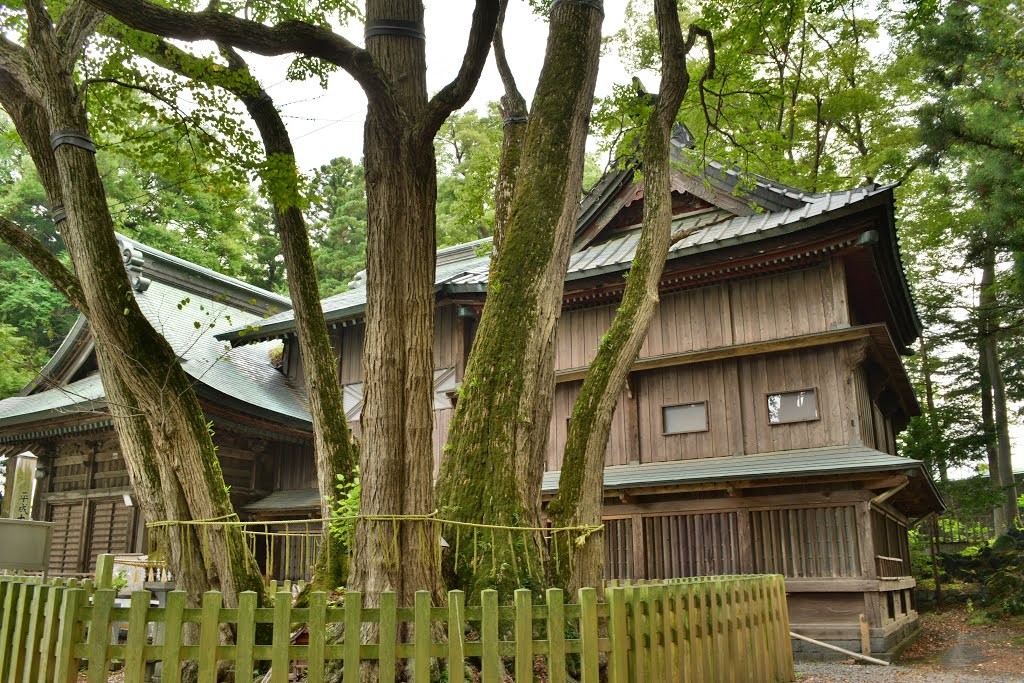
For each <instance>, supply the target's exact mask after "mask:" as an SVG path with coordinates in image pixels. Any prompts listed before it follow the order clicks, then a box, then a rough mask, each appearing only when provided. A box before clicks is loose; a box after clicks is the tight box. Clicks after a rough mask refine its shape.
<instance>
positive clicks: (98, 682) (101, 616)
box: [86, 588, 115, 683]
mask: <svg viewBox="0 0 1024 683" xmlns="http://www.w3.org/2000/svg"><path fill="white" fill-rule="evenodd" d="M114 597H115V592H114V591H113V590H112V589H110V588H103V589H99V590H97V591H96V592H95V593H93V595H92V617H91V618H90V619H89V641H88V643H87V644H86V652H87V653H88V657H89V674H88V681H89V683H106V682H107V675H108V670H109V669H108V666H107V648H108V647H109V646H110V631H111V624H110V611H111V610H112V609H113V608H114Z"/></svg>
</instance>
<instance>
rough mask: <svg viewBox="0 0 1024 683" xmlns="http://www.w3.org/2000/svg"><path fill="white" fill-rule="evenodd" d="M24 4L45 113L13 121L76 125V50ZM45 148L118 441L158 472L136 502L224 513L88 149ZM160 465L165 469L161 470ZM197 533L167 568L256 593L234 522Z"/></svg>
mask: <svg viewBox="0 0 1024 683" xmlns="http://www.w3.org/2000/svg"><path fill="white" fill-rule="evenodd" d="M26 5H27V9H28V15H29V21H28V33H27V48H26V53H27V55H28V56H29V57H30V58H31V59H32V61H33V63H34V64H35V65H36V67H37V70H36V80H35V82H33V83H31V84H29V86H30V87H26V88H25V90H26V91H29V90H31V91H34V92H37V93H38V94H39V96H40V99H41V102H40V104H41V105H42V110H43V111H45V116H39V117H37V119H36V120H33V121H27V122H23V124H24V125H27V126H30V127H33V128H34V129H35V131H36V133H34V134H31V135H30V136H29V137H30V138H32V139H37V138H38V137H40V136H41V135H45V132H46V131H52V130H60V131H75V132H79V133H85V132H86V131H87V121H86V117H85V111H84V109H83V108H82V106H81V102H80V100H79V98H78V92H77V88H76V87H75V85H74V81H73V78H72V73H71V69H72V68H73V64H74V63H75V61H76V60H75V59H74V58H73V55H72V56H70V57H69V55H67V54H65V52H64V51H63V49H64V48H65V47H66V46H65V45H63V44H62V41H61V39H60V38H59V37H58V36H57V32H56V31H55V30H54V26H53V22H52V20H51V19H50V17H49V15H48V14H47V12H46V10H45V9H44V8H43V7H42V5H41V3H40V2H38V1H35V2H28V3H26ZM23 85H24V84H23ZM52 156H53V159H54V160H55V162H56V163H55V167H56V171H57V174H56V175H57V181H56V182H57V185H58V187H59V190H60V192H59V196H60V197H61V198H62V199H63V202H64V206H65V208H66V210H67V215H68V218H67V220H66V221H65V222H63V223H62V224H61V228H62V236H63V237H64V240H65V243H66V245H67V248H68V253H69V254H70V255H71V258H72V261H73V263H74V264H75V270H76V275H77V279H78V284H79V285H80V288H81V298H82V300H83V302H84V304H85V307H86V310H87V315H88V317H89V322H90V326H91V329H92V332H93V335H94V337H95V340H96V346H97V356H98V359H99V362H100V365H101V373H102V375H103V377H104V379H105V380H106V381H109V382H110V383H111V387H112V389H108V391H111V390H112V392H113V393H114V394H117V395H118V397H119V398H120V399H121V401H123V402H124V403H125V404H126V405H128V406H132V408H131V409H132V410H134V406H137V407H138V410H139V413H141V415H142V416H143V417H144V420H145V425H146V428H148V429H144V428H142V427H141V425H142V423H141V421H139V420H137V419H125V418H124V417H123V416H122V417H117V416H116V415H115V425H116V427H117V429H118V434H119V436H121V433H122V432H124V439H125V442H124V443H125V444H126V445H127V446H129V447H130V448H125V449H124V457H125V460H126V463H127V466H128V469H129V473H130V474H132V473H134V475H136V476H143V477H145V478H146V481H145V482H144V483H143V484H142V485H141V486H140V488H139V490H140V491H142V492H143V493H142V494H140V497H141V495H145V494H146V492H148V491H152V490H154V486H153V484H154V483H155V482H156V481H157V480H159V487H160V490H161V492H162V494H163V496H162V500H161V501H159V502H156V501H147V502H146V504H144V505H143V507H144V509H145V510H147V511H148V514H158V513H159V512H160V511H161V510H160V504H159V503H162V504H163V506H164V511H167V512H169V511H170V509H169V508H170V507H172V506H173V505H177V504H178V503H179V502H184V503H185V504H186V505H187V512H188V514H189V518H191V519H218V518H225V517H229V516H230V515H232V514H233V511H232V508H231V503H230V500H229V498H228V495H227V490H226V487H225V486H224V480H223V476H222V475H221V471H220V465H219V463H218V462H217V459H216V451H215V449H214V447H213V443H212V441H211V438H210V434H209V431H208V430H207V427H206V420H205V416H204V415H203V412H202V409H201V407H200V406H199V402H198V400H197V399H196V396H195V392H194V391H193V390H192V386H191V380H190V378H189V377H188V376H187V375H186V374H185V372H184V370H183V369H182V368H181V366H180V365H179V363H178V359H177V356H176V355H175V353H174V351H173V350H172V349H171V348H170V346H169V345H168V344H167V342H166V340H164V338H163V337H161V336H160V335H159V334H158V333H157V332H156V331H155V330H154V329H153V327H152V326H151V325H150V324H149V322H148V320H146V318H145V316H143V314H142V312H141V310H140V309H139V307H138V304H137V303H136V301H135V298H134V295H133V291H132V287H131V284H130V283H129V281H128V278H127V274H126V273H125V271H124V269H123V267H122V265H121V264H122V257H121V252H120V248H119V247H118V245H117V242H116V240H115V236H114V228H113V223H112V221H111V219H110V214H109V211H108V209H107V204H106V199H105V196H104V192H103V185H102V181H101V179H100V176H99V173H98V170H97V167H96V162H95V158H94V157H93V155H92V153H90V152H89V151H87V150H85V149H82V148H80V147H77V146H73V145H67V144H65V145H60V146H58V147H57V149H56V150H55V151H54V152H53V155H52ZM115 413H116V411H115ZM132 447H133V448H132ZM155 454H159V457H158V458H155V457H154V455H155ZM164 458H166V461H163V462H161V461H162V459H164ZM154 459H156V461H157V462H156V465H157V467H154V462H153V460H154ZM165 468H166V472H167V473H168V474H169V475H170V476H164V469H165ZM169 492H170V493H169ZM168 496H170V498H169V497H168ZM172 498H173V500H172ZM204 535H207V538H205V539H204V543H203V544H200V545H197V546H195V547H193V551H194V556H193V557H182V558H181V562H182V565H181V566H180V567H176V568H175V567H172V570H175V569H176V570H177V572H178V574H179V576H184V575H189V577H192V576H195V577H196V579H197V580H196V581H195V584H196V585H200V584H202V583H203V580H202V579H200V578H199V577H200V576H201V575H205V576H206V579H207V581H208V585H213V586H216V587H218V588H220V589H221V590H222V591H223V593H224V597H225V600H226V602H227V603H228V604H233V603H234V602H235V601H236V599H237V594H238V592H240V591H242V590H255V591H258V592H260V593H261V594H262V590H263V587H262V579H261V577H260V573H259V570H258V568H257V566H256V563H255V561H254V560H253V558H252V556H251V554H250V553H249V551H248V548H247V547H246V544H245V543H244V541H243V539H242V536H241V534H240V533H239V532H238V530H237V529H235V528H231V527H223V526H211V527H209V528H208V531H204ZM193 572H195V574H193ZM200 573H201V574H200Z"/></svg>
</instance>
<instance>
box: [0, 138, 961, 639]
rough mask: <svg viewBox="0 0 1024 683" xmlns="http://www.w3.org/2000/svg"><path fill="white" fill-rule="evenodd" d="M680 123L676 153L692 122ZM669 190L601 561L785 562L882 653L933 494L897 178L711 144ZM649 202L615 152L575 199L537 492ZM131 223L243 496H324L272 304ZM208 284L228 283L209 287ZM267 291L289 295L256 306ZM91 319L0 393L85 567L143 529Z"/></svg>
mask: <svg viewBox="0 0 1024 683" xmlns="http://www.w3.org/2000/svg"><path fill="white" fill-rule="evenodd" d="M676 146H677V156H678V158H679V159H680V160H682V159H685V158H686V156H687V150H686V148H685V145H684V144H683V142H682V141H681V140H676ZM673 206H674V214H675V219H674V222H673V226H672V229H673V232H674V233H678V232H682V231H690V230H693V232H692V234H690V235H689V236H688V237H686V238H684V239H681V240H680V241H678V242H676V243H675V244H674V245H673V246H672V248H671V251H670V254H669V258H668V262H667V263H666V265H665V271H664V275H663V277H662V280H661V302H660V304H659V308H658V312H657V314H656V316H655V319H654V321H653V323H652V326H651V329H650V332H649V334H648V337H647V340H646V342H645V344H644V346H643V349H642V350H641V353H640V357H639V358H638V360H637V362H636V364H635V366H634V368H633V370H632V372H631V373H630V376H629V381H628V385H627V387H626V388H625V390H624V391H623V392H622V395H621V397H620V399H619V403H618V407H617V409H616V413H615V418H614V425H613V428H612V433H611V436H610V439H609V443H608V449H607V453H606V469H605V482H604V483H605V495H606V498H605V518H606V519H605V524H606V527H605V529H606V530H605V548H606V573H607V575H608V577H609V578H650V579H656V578H667V577H676V576H695V575H714V574H735V573H780V574H783V575H784V576H785V577H786V588H787V593H788V599H789V610H790V619H791V622H792V624H793V629H794V630H796V631H798V632H800V633H803V634H806V635H808V636H811V637H814V638H820V639H824V640H828V641H830V642H834V643H837V644H841V645H845V646H847V647H850V648H852V649H854V650H859V649H860V623H861V622H860V615H864V617H865V618H866V620H867V623H868V626H869V633H870V637H871V641H872V649H873V651H875V652H880V651H885V650H888V649H891V648H892V647H894V646H895V645H897V644H898V643H899V642H901V641H902V640H904V639H905V638H906V637H907V636H910V635H912V634H913V632H914V631H915V630H916V628H917V621H918V616H917V612H916V610H915V607H914V594H913V588H914V580H913V578H911V576H910V574H911V571H910V556H909V549H908V546H907V528H908V526H909V525H911V524H912V523H913V522H914V521H915V520H916V519H917V518H919V517H922V516H924V515H927V514H930V513H931V512H933V511H937V510H941V509H942V503H941V500H940V498H939V495H938V493H937V491H936V489H935V487H934V485H933V483H932V481H931V478H930V476H929V474H928V472H927V471H926V470H925V468H924V466H923V465H922V463H921V462H919V461H915V460H910V459H907V458H903V457H900V456H899V455H898V453H897V440H896V437H897V435H898V434H899V432H900V431H901V430H902V429H904V427H905V426H906V424H907V421H908V420H909V419H910V417H912V416H914V415H917V414H919V412H920V409H919V406H918V404H917V401H916V399H915V396H914V393H913V390H912V387H911V384H910V381H909V380H908V378H907V374H906V372H905V370H904V367H903V364H902V361H901V358H900V356H901V355H903V354H909V353H910V348H911V346H912V344H913V342H914V340H915V339H916V338H917V336H918V335H919V333H920V322H919V320H918V318H917V315H916V312H915V310H914V306H913V302H912V300H911V296H910V292H909V290H908V288H907V283H906V279H905V277H904V273H903V269H902V266H901V261H900V255H899V245H898V240H897V233H896V227H895V220H894V205H893V195H892V188H891V187H878V186H874V185H870V186H865V187H859V188H856V189H852V190H848V191H844V192H836V193H827V194H816V193H807V192H802V191H800V190H797V189H795V188H792V187H788V186H785V185H781V184H779V183H775V182H772V181H770V180H767V179H765V178H760V177H756V176H755V177H752V176H750V175H746V174H742V173H740V172H738V171H736V170H734V169H732V168H729V167H726V166H723V165H720V164H717V163H710V164H707V165H704V166H701V167H699V168H697V170H690V171H686V170H677V171H675V172H674V181H673ZM642 207H643V186H642V184H641V183H639V182H637V181H636V179H635V178H634V173H633V172H632V171H631V170H629V169H623V170H618V171H614V172H610V173H608V174H606V175H605V177H604V178H603V179H602V180H601V181H600V182H599V183H598V185H597V186H596V187H595V188H594V189H593V190H592V191H591V192H590V193H589V194H588V195H587V196H586V197H585V198H584V200H583V202H582V203H581V206H580V215H579V220H578V226H577V232H576V237H575V241H574V245H573V254H572V257H571V261H570V265H569V271H568V273H567V275H566V281H565V293H564V300H563V312H562V318H561V321H560V323H559V328H558V340H557V360H556V374H557V389H556V395H555V407H554V414H553V418H552V421H551V426H550V436H549V456H548V461H547V471H546V473H545V476H544V484H543V486H544V491H543V492H544V494H545V495H546V496H550V495H551V494H553V493H554V492H555V491H556V490H557V487H558V480H559V474H560V472H559V470H560V467H561V457H562V450H563V447H564V444H565V439H566V431H567V421H568V417H569V415H570V413H571V410H572V403H573V400H574V398H575V396H576V394H577V392H578V391H579V388H580V385H581V382H582V379H583V377H584V376H585V375H586V372H587V364H588V363H589V362H590V360H591V359H592V358H593V356H594V353H595V350H596V347H597V344H598V340H599V339H600V337H601V335H602V334H603V333H604V331H605V330H606V329H607V327H608V325H609V324H610V322H611V319H612V317H613V316H614V314H615V308H616V305H617V301H618V299H619V297H620V296H621V293H622V289H623V285H624V278H623V275H624V273H625V272H626V271H627V269H628V267H629V263H630V261H631V259H632V257H633V253H634V249H635V247H636V244H637V240H638V236H639V222H640V217H641V213H642ZM126 243H127V241H126ZM129 246H130V248H131V249H133V250H135V251H137V252H139V253H141V254H143V255H144V256H145V266H144V272H145V277H147V278H150V279H151V280H152V284H151V285H150V287H149V289H147V290H146V291H145V292H141V293H140V296H139V299H140V303H142V302H146V301H152V303H151V304H150V306H151V308H147V309H146V310H147V311H149V310H152V312H153V315H152V319H153V320H154V321H160V323H161V324H162V325H163V329H164V332H165V334H167V335H168V338H169V339H171V340H172V343H173V344H175V345H176V347H179V345H180V348H183V349H185V348H188V349H190V350H189V351H188V352H187V353H185V354H184V357H185V367H186V369H187V370H188V371H189V372H190V373H191V374H192V375H193V376H194V377H196V378H197V389H198V391H199V395H200V398H201V400H202V401H203V402H204V406H206V407H207V410H208V413H209V415H210V416H211V419H213V421H214V422H215V429H216V433H217V437H216V438H217V440H218V443H219V445H220V446H221V449H220V454H221V457H222V461H223V462H224V463H225V468H224V469H225V474H226V476H227V477H228V483H229V484H231V485H232V489H231V492H232V495H233V497H234V498H235V502H236V505H237V507H238V508H239V510H240V512H241V513H242V514H243V515H246V516H249V517H251V518H255V519H287V518H291V519H294V518H298V517H303V516H315V515H317V514H318V506H319V499H318V495H317V492H316V482H315V470H314V466H313V458H312V450H311V446H310V441H309V438H310V436H309V417H308V413H307V412H306V409H305V404H304V400H305V399H304V396H303V388H302V373H301V362H302V360H301V358H300V357H299V356H298V347H297V344H296V343H295V339H294V320H293V317H292V314H291V313H290V311H289V310H287V309H288V304H287V301H284V300H282V299H280V298H279V297H276V296H275V295H272V294H269V293H266V292H259V291H253V290H254V288H252V287H250V286H248V285H244V284H242V283H240V282H237V281H234V280H231V279H230V278H225V277H223V276H219V275H217V274H215V273H211V272H209V271H205V270H203V269H198V268H196V267H195V266H191V264H186V263H184V262H181V261H179V260H177V259H173V258H172V257H168V256H167V255H164V254H161V253H160V252H155V251H154V250H147V249H146V248H145V247H143V246H142V245H137V244H134V243H131V244H129ZM488 248H489V244H488V243H487V240H481V241H477V242H473V243H469V244H465V245H460V246H457V247H451V248H448V249H443V250H441V251H439V252H438V254H437V269H436V296H437V314H436V330H435V340H434V341H435V343H434V355H435V373H434V377H435V394H434V445H435V459H436V463H439V462H440V458H441V454H442V451H443V446H444V442H445V439H446V437H447V432H448V425H449V422H450V419H451V417H452V414H453V412H454V408H453V404H452V400H453V397H454V395H455V390H456V389H457V387H458V385H459V383H460V382H461V380H462V376H463V373H464V371H465V367H466V360H467V358H468V354H469V350H470V348H471V346H472V343H473V337H474V333H475V329H476V324H477V321H478V319H479V315H480V311H481V309H482V307H483V305H484V302H485V300H486V293H487V273H488V264H489V257H488V256H487V255H486V254H487V251H488V250H489V249H488ZM221 290H222V293H230V296H229V297H228V299H227V300H225V301H218V302H216V303H214V301H213V300H214V299H215V298H217V297H216V296H215V294H217V293H219V292H221ZM189 296H190V297H191V300H192V303H191V304H189V306H187V307H186V309H185V310H184V311H178V310H177V308H176V304H177V303H178V302H179V301H180V300H181V299H183V298H186V297H189ZM199 300H203V301H208V302H210V305H211V306H214V305H215V306H216V307H217V308H218V310H219V309H220V308H224V310H227V309H230V311H231V313H230V314H231V315H232V323H231V324H225V325H220V324H218V325H217V328H216V330H215V332H217V334H208V335H204V336H203V341H201V342H200V343H196V344H193V340H192V337H191V333H192V332H194V331H195V330H194V327H193V318H194V316H195V314H196V307H195V305H194V304H195V302H196V301H199ZM365 301H366V297H365V280H364V279H362V278H357V280H356V281H355V282H354V283H353V284H352V286H351V288H350V289H349V290H347V291H345V292H343V293H341V294H338V295H336V296H333V297H330V298H327V299H325V300H324V301H323V307H324V311H325V312H326V314H327V319H328V323H329V326H330V327H331V330H332V335H333V340H332V341H333V344H334V348H335V349H336V352H337V354H338V363H339V368H340V374H341V382H342V384H343V385H344V393H345V409H346V418H347V419H348V420H349V421H350V423H351V424H352V426H353V428H354V429H355V430H356V431H357V432H358V422H359V416H360V410H361V407H362V365H361V361H360V359H361V354H362V340H363V334H364V306H365ZM274 307H276V308H277V309H278V310H279V311H280V312H278V313H276V314H273V315H270V316H269V317H265V318H261V317H260V314H261V313H263V312H268V311H269V309H271V308H274ZM189 308H191V309H192V310H188V309H189ZM226 328H231V329H226ZM222 329H225V330H226V331H221V330H222ZM87 332H88V331H87V329H85V326H84V325H83V324H79V325H76V328H75V330H74V331H73V332H72V334H71V335H70V337H69V339H68V340H67V341H66V342H65V345H64V346H62V347H61V349H60V350H59V351H58V353H57V355H56V356H55V357H54V360H53V361H51V363H50V364H49V365H48V366H47V367H46V368H45V369H44V371H43V375H42V376H41V377H40V379H38V380H37V381H36V382H34V383H33V384H32V385H30V386H29V387H27V388H26V390H25V391H24V392H23V396H21V397H17V398H14V399H8V400H7V401H2V402H0V448H3V449H6V452H8V453H17V452H21V451H26V450H27V451H31V452H32V453H33V454H35V455H37V456H39V458H40V463H41V466H42V467H44V468H45V471H46V478H45V479H44V480H43V481H44V485H43V486H42V487H40V488H41V489H42V491H41V493H40V494H39V499H40V502H41V503H42V509H43V510H44V512H43V513H42V514H43V516H44V518H49V519H53V520H54V521H55V522H57V523H58V526H59V527H60V528H61V529H64V531H61V532H60V534H62V535H59V536H58V537H59V538H61V539H63V540H62V541H61V543H58V544H55V555H57V556H56V557H55V560H54V564H53V565H52V566H53V567H54V568H55V569H60V568H65V569H72V568H73V569H75V570H82V569H84V568H85V567H87V565H88V562H89V558H91V557H93V556H94V555H95V553H96V552H105V551H107V550H117V549H118V547H116V544H118V543H120V544H123V546H122V547H138V543H139V536H140V534H141V533H142V529H141V526H140V525H139V520H138V515H137V514H135V513H134V511H133V510H132V509H131V508H125V507H124V503H123V501H122V496H123V495H124V494H127V493H129V491H128V490H127V488H126V486H127V481H126V479H125V477H124V470H123V465H121V464H120V462H119V458H118V456H117V444H116V438H115V437H114V435H113V433H112V432H111V431H110V428H109V424H110V422H109V419H108V418H106V417H104V415H103V412H102V407H101V406H102V388H101V387H100V386H99V383H98V381H96V380H95V375H93V374H90V373H91V372H92V368H93V366H90V365H89V362H90V361H89V360H88V359H89V344H90V342H89V341H88V333H87ZM278 340H283V342H284V348H283V354H282V356H281V358H280V361H279V363H276V362H275V361H274V360H273V359H272V358H271V355H270V351H271V348H272V347H274V346H275V345H278V344H280V342H279V341H278ZM225 343H229V344H230V345H232V349H231V351H230V352H228V353H224V350H223V348H224V344H225ZM190 344H192V345H191V346H190ZM215 359H216V360H215ZM3 452H5V451H0V453H3ZM125 500H127V499H125ZM108 520H109V521H108ZM132 544H135V545H132ZM58 549H59V550H58Z"/></svg>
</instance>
